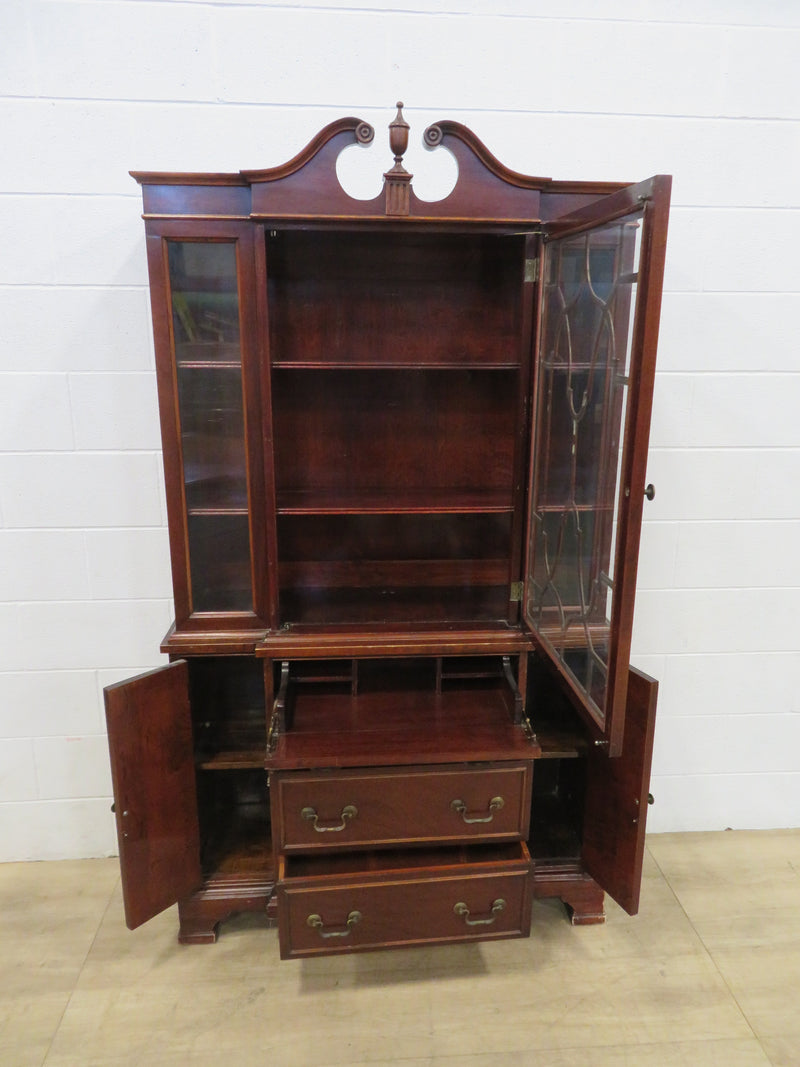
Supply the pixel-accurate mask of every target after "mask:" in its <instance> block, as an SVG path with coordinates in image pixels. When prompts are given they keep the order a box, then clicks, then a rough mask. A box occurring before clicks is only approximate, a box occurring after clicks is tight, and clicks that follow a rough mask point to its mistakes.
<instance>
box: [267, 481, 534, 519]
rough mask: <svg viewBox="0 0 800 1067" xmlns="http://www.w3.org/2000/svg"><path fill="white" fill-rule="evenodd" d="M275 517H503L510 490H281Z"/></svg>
mask: <svg viewBox="0 0 800 1067" xmlns="http://www.w3.org/2000/svg"><path fill="white" fill-rule="evenodd" d="M277 505H278V506H277V511H278V514H279V515H349V514H358V515H453V514H490V513H491V514H506V513H510V512H511V511H513V503H512V500H511V494H510V491H509V492H506V491H503V490H491V489H488V490H478V489H439V488H435V487H432V488H430V489H405V490H404V489H400V490H377V489H375V490H369V489H366V490H350V491H348V490H339V489H328V490H325V489H281V490H279V492H278V494H277Z"/></svg>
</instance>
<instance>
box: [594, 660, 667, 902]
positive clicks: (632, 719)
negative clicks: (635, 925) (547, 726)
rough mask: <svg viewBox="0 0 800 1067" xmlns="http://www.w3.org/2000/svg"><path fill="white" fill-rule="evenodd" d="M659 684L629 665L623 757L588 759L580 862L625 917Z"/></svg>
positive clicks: (634, 888)
mask: <svg viewBox="0 0 800 1067" xmlns="http://www.w3.org/2000/svg"><path fill="white" fill-rule="evenodd" d="M657 696H658V682H657V681H656V680H655V679H654V678H650V677H649V676H648V675H646V674H643V673H642V672H641V671H638V670H636V669H635V668H633V667H632V668H631V669H630V672H629V679H628V704H627V709H626V715H625V734H624V737H623V743H622V755H620V756H618V757H616V758H610V757H609V756H608V755H606V753H605V752H604V751H602V750H601V749H599V748H593V749H592V750H591V751H590V753H589V757H588V767H587V787H586V818H585V822H584V840H583V862H584V865H585V867H586V870H587V871H588V872H589V874H590V875H591V876H592V877H593V878H594V879H595V881H597V882H598V883H599V884H600V885H601V886H602V888H603V889H604V890H605V891H606V892H607V893H608V894H609V896H611V897H613V898H614V900H616V902H617V903H618V904H619V905H620V907H622V908H624V909H625V911H627V912H628V914H630V915H635V914H636V912H637V911H638V910H639V889H640V886H641V880H642V862H643V859H644V835H645V824H646V822H647V802H648V792H649V788H650V765H651V763H652V758H653V737H654V734H655V725H656V699H657Z"/></svg>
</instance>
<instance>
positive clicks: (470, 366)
mask: <svg viewBox="0 0 800 1067" xmlns="http://www.w3.org/2000/svg"><path fill="white" fill-rule="evenodd" d="M195 365H200V364H192V366H195ZM206 365H207V364H202V366H206ZM271 366H272V368H273V369H274V370H316V371H324V370H366V371H381V370H404V371H414V370H418V371H432V370H435V371H440V370H445V371H446V370H454V371H464V370H478V371H509V370H518V369H519V367H520V361H519V360H518V359H507V360H502V361H501V360H494V361H493V362H491V363H486V362H482V361H481V360H480V359H479V358H478V357H476V356H471V357H469V358H464V359H456V358H451V359H439V360H436V361H432V360H425V361H423V360H421V359H418V358H417V359H397V358H390V359H370V360H368V359H341V358H339V357H337V358H336V359H308V360H305V359H273V360H272V362H271Z"/></svg>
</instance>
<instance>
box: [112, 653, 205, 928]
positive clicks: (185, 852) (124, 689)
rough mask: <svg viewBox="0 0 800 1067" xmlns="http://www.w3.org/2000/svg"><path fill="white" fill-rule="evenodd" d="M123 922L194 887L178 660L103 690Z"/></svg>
mask: <svg viewBox="0 0 800 1067" xmlns="http://www.w3.org/2000/svg"><path fill="white" fill-rule="evenodd" d="M105 703H106V723H107V725H108V745H109V750H110V753H111V778H112V782H113V786H114V804H115V811H116V818H117V838H118V840H119V858H120V867H121V869H122V893H123V898H124V902H125V921H126V922H127V924H128V926H129V928H130V929H131V930H134V929H135V928H136V927H137V926H141V924H142V923H144V922H147V920H148V919H151V918H152V917H153V916H154V915H157V914H158V913H159V912H161V911H163V910H164V909H165V908H168V907H169V906H170V905H171V904H174V903H175V902H176V901H177V900H179V899H180V898H182V897H185V896H188V895H189V894H190V893H192V892H193V891H194V890H195V889H198V888H199V887H200V884H201V881H202V876H201V871H200V831H199V826H198V819H197V792H196V786H195V770H194V758H193V751H192V722H191V715H190V711H189V671H188V667H187V665H186V662H185V661H184V660H179V661H178V662H176V663H171V664H170V665H169V666H167V667H161V668H159V669H158V670H154V671H148V672H147V673H146V674H140V675H137V677H135V678H131V679H129V680H128V681H126V682H120V683H118V684H117V685H112V686H109V687H108V688H107V689H106V690H105Z"/></svg>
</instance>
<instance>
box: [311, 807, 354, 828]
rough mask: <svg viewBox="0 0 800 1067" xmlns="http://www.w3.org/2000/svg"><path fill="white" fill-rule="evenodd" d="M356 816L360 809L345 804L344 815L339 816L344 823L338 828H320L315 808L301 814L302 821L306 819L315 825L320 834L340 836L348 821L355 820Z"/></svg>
mask: <svg viewBox="0 0 800 1067" xmlns="http://www.w3.org/2000/svg"><path fill="white" fill-rule="evenodd" d="M356 815H358V808H357V807H356V806H355V804H345V806H344V807H343V808H342V814H341V815H340V816H339V818H340V819H341V820H342V821H341V822H340V823H339V824H338V826H320V825H319V815H317V813H316V811H315V810H314V808H303V810H302V811H301V812H300V818H301V819H306V820H307V821H308V822H313V823H314V829H315V830H316V831H317V833H318V834H338V833H339V832H340V831H341V830H344V828H345V826H347V820H348V819H355V817H356Z"/></svg>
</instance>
